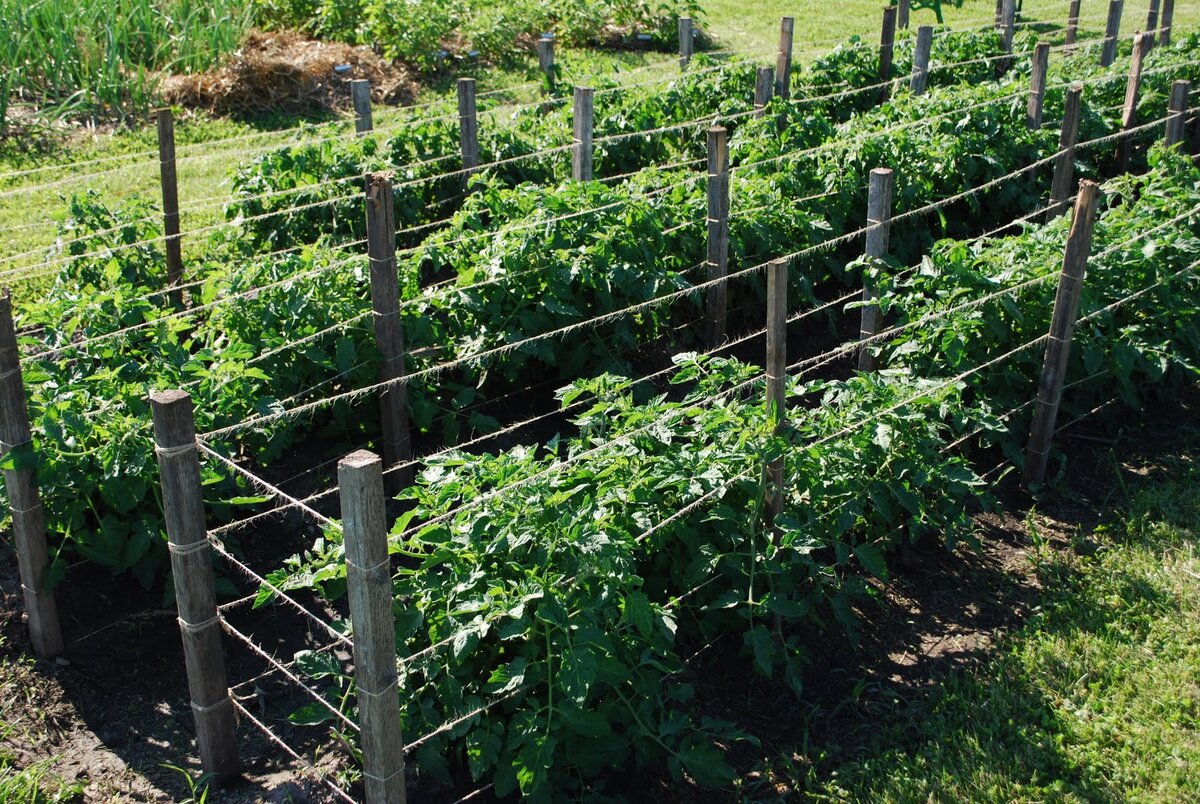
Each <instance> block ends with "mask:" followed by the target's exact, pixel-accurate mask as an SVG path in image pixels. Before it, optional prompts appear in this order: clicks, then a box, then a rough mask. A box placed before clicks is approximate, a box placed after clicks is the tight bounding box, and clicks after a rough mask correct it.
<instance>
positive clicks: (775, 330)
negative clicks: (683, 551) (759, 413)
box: [766, 260, 788, 522]
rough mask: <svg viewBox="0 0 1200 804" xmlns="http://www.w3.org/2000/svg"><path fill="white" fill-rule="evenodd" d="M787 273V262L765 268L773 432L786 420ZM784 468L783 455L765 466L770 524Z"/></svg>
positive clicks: (778, 509)
mask: <svg viewBox="0 0 1200 804" xmlns="http://www.w3.org/2000/svg"><path fill="white" fill-rule="evenodd" d="M787 274H788V261H787V260H775V261H774V262H772V263H771V264H770V265H768V266H767V367H766V368H767V372H766V374H767V414H768V415H769V416H770V418H771V420H772V422H773V423H774V425H775V432H776V433H779V432H781V431H782V430H783V428H784V426H785V423H786V418H787ZM783 469H784V463H783V457H782V456H780V457H778V458H776V459H775V460H773V461H771V462H770V463H769V464H768V465H767V481H768V483H769V484H770V487H771V492H770V496H769V497H768V499H767V504H768V508H769V510H770V514H771V521H772V522H774V521H775V519H776V518H777V517H778V516H779V515H780V514H781V513H782V512H783Z"/></svg>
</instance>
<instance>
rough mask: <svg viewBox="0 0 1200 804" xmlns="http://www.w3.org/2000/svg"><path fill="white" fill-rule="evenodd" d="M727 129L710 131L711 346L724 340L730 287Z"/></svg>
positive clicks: (708, 306) (709, 252)
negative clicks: (726, 278) (728, 284)
mask: <svg viewBox="0 0 1200 804" xmlns="http://www.w3.org/2000/svg"><path fill="white" fill-rule="evenodd" d="M727 136H728V132H727V131H726V130H725V128H724V127H722V126H713V127H712V128H710V129H709V130H708V280H709V281H710V282H712V281H716V280H721V281H718V282H717V283H716V284H714V285H711V286H709V288H708V294H707V322H706V323H707V326H706V330H707V331H706V335H705V340H706V341H707V343H708V348H709V349H716V348H717V347H718V346H720V345H721V344H722V343H724V342H725V311H726V296H727V287H726V283H725V282H724V281H723V280H724V279H725V274H726V273H727V272H728V269H729V145H728V140H727Z"/></svg>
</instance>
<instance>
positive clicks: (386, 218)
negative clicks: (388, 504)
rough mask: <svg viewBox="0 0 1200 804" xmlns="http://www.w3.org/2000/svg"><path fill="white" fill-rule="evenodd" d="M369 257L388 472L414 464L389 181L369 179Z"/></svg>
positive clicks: (398, 483)
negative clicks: (402, 380) (404, 378)
mask: <svg viewBox="0 0 1200 804" xmlns="http://www.w3.org/2000/svg"><path fill="white" fill-rule="evenodd" d="M367 253H368V256H369V257H370V263H371V266H370V269H371V308H372V309H373V310H374V313H375V348H376V349H378V350H379V381H380V382H387V383H391V384H390V385H387V386H385V387H384V388H383V390H381V391H380V392H379V413H380V419H381V420H382V422H383V459H384V461H385V462H386V464H387V468H388V469H392V468H393V467H395V466H397V465H398V464H403V463H408V462H409V461H411V460H412V441H411V440H410V436H409V431H408V386H407V385H406V384H405V383H402V382H393V381H394V380H399V379H400V378H402V377H403V376H404V374H405V370H404V322H403V321H402V320H401V318H400V277H399V275H398V274H397V272H396V212H395V207H394V206H393V203H392V177H391V174H389V173H372V174H371V175H369V176H368V177H367ZM387 480H388V483H387V489H388V493H389V494H395V493H396V492H398V491H399V490H400V489H402V488H403V487H405V486H407V485H409V484H410V483H411V482H412V468H411V467H409V468H406V469H404V470H403V471H400V472H393V473H392V474H390V475H388V478H387Z"/></svg>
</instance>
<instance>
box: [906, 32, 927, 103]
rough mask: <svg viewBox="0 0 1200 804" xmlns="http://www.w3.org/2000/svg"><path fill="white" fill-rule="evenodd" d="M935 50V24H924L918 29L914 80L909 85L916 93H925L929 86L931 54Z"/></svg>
mask: <svg viewBox="0 0 1200 804" xmlns="http://www.w3.org/2000/svg"><path fill="white" fill-rule="evenodd" d="M932 50H933V26H932V25H922V26H921V27H920V28H918V29H917V47H916V50H915V52H914V53H913V71H912V80H911V81H909V84H908V87H909V89H911V90H912V92H913V94H914V95H924V94H925V90H926V89H927V88H928V87H929V56H930V53H931V52H932Z"/></svg>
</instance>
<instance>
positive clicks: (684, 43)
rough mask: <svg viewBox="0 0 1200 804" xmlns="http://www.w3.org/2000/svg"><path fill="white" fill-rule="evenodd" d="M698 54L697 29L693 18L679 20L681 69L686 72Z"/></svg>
mask: <svg viewBox="0 0 1200 804" xmlns="http://www.w3.org/2000/svg"><path fill="white" fill-rule="evenodd" d="M695 52H696V28H695V26H694V25H693V23H692V18H691V17H680V18H679V69H680V70H686V69H687V68H688V65H689V64H691V63H692V54H693V53H695Z"/></svg>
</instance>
